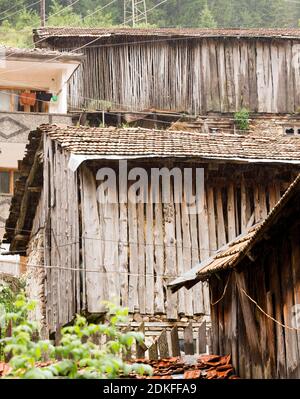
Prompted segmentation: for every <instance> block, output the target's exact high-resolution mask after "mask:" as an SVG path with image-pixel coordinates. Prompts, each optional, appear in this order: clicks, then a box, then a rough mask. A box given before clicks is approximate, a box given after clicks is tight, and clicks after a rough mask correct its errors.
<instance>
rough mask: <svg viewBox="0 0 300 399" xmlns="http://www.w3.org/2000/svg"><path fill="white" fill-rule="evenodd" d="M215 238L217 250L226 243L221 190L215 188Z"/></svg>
mask: <svg viewBox="0 0 300 399" xmlns="http://www.w3.org/2000/svg"><path fill="white" fill-rule="evenodd" d="M216 196H217V233H218V234H217V237H218V248H221V247H223V246H224V245H225V244H226V242H227V239H226V232H225V222H224V211H223V200H222V189H221V187H217V192H216Z"/></svg>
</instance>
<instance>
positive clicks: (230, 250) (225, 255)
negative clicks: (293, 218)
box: [168, 174, 300, 292]
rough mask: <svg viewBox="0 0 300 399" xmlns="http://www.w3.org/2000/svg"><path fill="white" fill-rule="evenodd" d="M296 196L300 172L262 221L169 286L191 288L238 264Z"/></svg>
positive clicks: (298, 194)
mask: <svg viewBox="0 0 300 399" xmlns="http://www.w3.org/2000/svg"><path fill="white" fill-rule="evenodd" d="M295 196H298V197H300V174H299V175H298V176H297V178H296V179H295V181H294V182H293V183H292V184H291V185H290V187H289V188H288V189H287V191H286V192H285V194H284V195H283V196H282V197H281V199H280V200H279V201H278V203H277V204H276V206H275V207H274V208H273V210H272V211H271V212H270V213H269V215H268V217H267V218H266V219H265V220H264V221H263V222H262V223H259V224H256V225H255V226H253V227H251V228H250V229H249V230H248V231H247V232H246V233H244V234H242V235H240V236H239V237H237V238H236V239H234V240H233V241H231V242H230V243H229V244H227V245H225V246H224V247H222V248H221V249H219V250H218V251H217V253H216V254H215V255H214V256H213V257H211V258H209V259H206V260H205V261H203V262H202V263H200V264H198V265H196V266H195V267H194V268H193V269H191V270H190V271H189V272H187V273H184V274H183V275H182V276H180V277H178V278H177V279H176V280H174V281H172V282H171V283H170V284H169V285H168V287H169V288H170V289H171V291H172V292H176V291H177V290H178V289H179V288H181V287H186V288H191V287H193V286H194V285H195V284H197V283H198V282H199V281H204V280H207V279H208V278H209V277H210V276H211V275H213V274H215V273H218V272H221V271H225V270H229V269H233V268H235V267H236V266H238V264H239V263H240V262H241V261H242V260H243V259H244V258H245V257H246V256H247V254H249V253H250V251H251V250H252V248H253V247H254V246H255V245H256V244H257V243H258V242H260V240H261V239H262V238H263V237H264V235H265V234H266V232H267V231H268V230H269V229H270V228H271V227H272V226H273V225H274V224H276V222H277V221H278V219H279V218H280V216H281V212H282V211H283V210H284V208H286V207H288V206H289V202H290V200H291V199H292V198H294V197H295Z"/></svg>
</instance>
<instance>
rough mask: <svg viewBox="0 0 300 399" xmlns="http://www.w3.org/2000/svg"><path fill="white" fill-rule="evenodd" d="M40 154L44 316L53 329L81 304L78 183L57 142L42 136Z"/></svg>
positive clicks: (63, 322) (65, 321)
mask: <svg viewBox="0 0 300 399" xmlns="http://www.w3.org/2000/svg"><path fill="white" fill-rule="evenodd" d="M44 154H45V158H44V159H45V161H44V183H45V184H44V189H43V197H42V198H43V212H44V214H43V215H42V216H41V217H42V220H44V223H45V224H44V226H45V242H44V245H45V248H44V252H45V266H46V278H45V296H46V317H47V325H48V328H49V331H50V332H55V331H56V330H57V328H58V327H59V326H62V325H64V324H66V323H68V322H69V321H71V320H72V319H73V317H74V315H75V314H76V313H77V312H80V310H81V309H82V307H83V306H84V304H82V303H81V293H80V292H81V290H82V287H81V282H80V272H79V268H80V249H79V201H78V183H77V174H76V173H73V172H71V170H70V169H69V168H68V155H67V154H66V153H64V152H62V151H61V149H59V148H58V146H57V143H55V144H54V143H52V141H51V140H50V139H46V138H45V139H44ZM62 188H63V189H62ZM69 269H76V270H69Z"/></svg>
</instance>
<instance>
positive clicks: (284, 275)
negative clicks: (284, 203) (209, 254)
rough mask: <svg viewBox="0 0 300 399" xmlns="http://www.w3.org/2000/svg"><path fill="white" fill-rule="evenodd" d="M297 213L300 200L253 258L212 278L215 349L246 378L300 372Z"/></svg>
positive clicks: (288, 375)
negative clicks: (236, 268) (225, 356)
mask: <svg viewBox="0 0 300 399" xmlns="http://www.w3.org/2000/svg"><path fill="white" fill-rule="evenodd" d="M298 201H299V198H298ZM293 206H294V205H293ZM296 209H297V210H296ZM298 212H299V204H298V205H296V204H295V213H293V216H292V217H290V218H289V219H286V220H285V221H284V222H283V223H281V224H280V225H278V226H274V228H273V229H272V231H270V233H269V235H268V237H267V238H266V240H265V241H264V242H263V243H262V244H260V245H259V247H258V248H256V249H255V250H254V251H252V252H251V258H252V259H254V261H250V260H249V259H246V260H244V261H242V263H241V264H240V266H239V268H238V270H237V271H233V272H231V273H229V272H223V273H222V272H221V273H219V275H218V277H215V276H214V277H211V279H210V286H211V292H212V298H211V300H212V301H213V302H214V301H217V300H218V299H220V298H221V300H220V301H219V302H218V303H217V304H216V305H215V306H212V307H211V317H212V338H213V351H214V353H219V354H229V353H230V354H232V358H233V364H234V366H235V368H236V371H237V373H238V375H239V376H240V377H242V378H299V377H300V333H299V330H298V331H297V330H295V329H293V327H294V328H295V327H296V328H297V327H298V328H299V303H300V302H299V301H300V295H299V293H300V247H299V234H300V224H299V221H298V218H295V215H296V214H297V213H298ZM274 230H276V231H274ZM283 231H284V234H282V232H283ZM227 282H228V284H227ZM226 284H227V289H226V288H225V286H226ZM242 290H244V292H246V294H247V295H249V296H250V297H251V298H252V299H253V300H254V301H256V302H257V304H258V305H259V306H260V308H261V309H262V310H263V311H264V312H266V313H267V314H268V315H269V316H270V317H267V316H266V315H265V314H263V313H262V311H260V310H259V309H258V307H256V306H255V305H254V303H253V302H252V301H251V300H249V298H248V297H247V296H246V295H245V293H244V292H243V291H242ZM224 292H225V294H224V295H223V296H222V294H223V293H224ZM271 318H273V319H276V320H277V322H274V321H273V320H272V319H271ZM282 325H284V326H287V327H283V326H282ZM290 327H292V328H290Z"/></svg>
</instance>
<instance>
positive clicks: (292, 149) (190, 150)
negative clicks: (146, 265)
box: [39, 125, 300, 163]
mask: <svg viewBox="0 0 300 399" xmlns="http://www.w3.org/2000/svg"><path fill="white" fill-rule="evenodd" d="M39 131H41V132H44V133H46V134H47V135H48V136H49V137H50V138H51V139H52V140H55V141H57V142H58V143H59V144H60V145H61V147H62V148H64V149H65V150H66V151H68V152H70V153H73V154H83V155H88V156H98V157H99V158H101V157H103V158H109V157H114V159H118V158H122V157H124V158H126V157H128V158H130V157H131V158H145V157H149V158H150V157H188V158H191V157H197V158H202V159H215V160H225V161H226V160H228V161H230V160H231V161H238V162H269V163H270V162H281V163H300V137H296V136H294V137H290V136H286V135H284V134H282V136H278V135H277V136H276V137H272V136H270V137H262V136H258V135H257V136H254V135H235V134H222V135H221V134H203V133H195V132H181V131H165V130H150V129H141V128H89V127H59V126H55V125H51V126H50V125H42V126H41V127H40V128H39Z"/></svg>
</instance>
